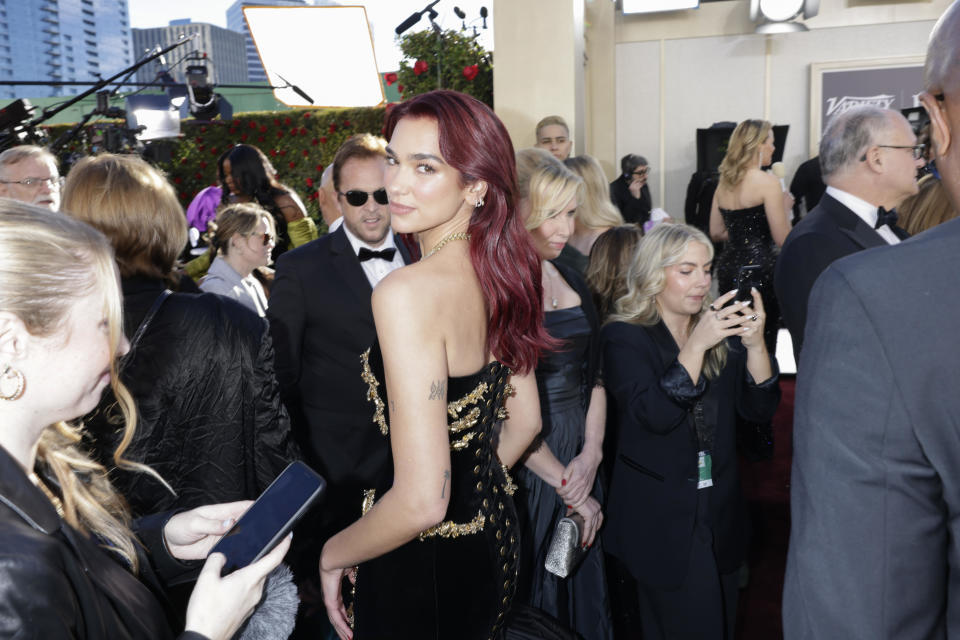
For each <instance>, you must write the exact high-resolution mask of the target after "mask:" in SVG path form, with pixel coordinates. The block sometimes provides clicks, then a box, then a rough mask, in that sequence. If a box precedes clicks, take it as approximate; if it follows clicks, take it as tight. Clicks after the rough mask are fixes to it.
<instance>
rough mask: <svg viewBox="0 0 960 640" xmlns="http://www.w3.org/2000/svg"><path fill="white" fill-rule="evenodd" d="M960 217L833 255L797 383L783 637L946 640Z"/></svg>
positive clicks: (951, 575) (958, 607) (956, 553)
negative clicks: (888, 242)
mask: <svg viewBox="0 0 960 640" xmlns="http://www.w3.org/2000/svg"><path fill="white" fill-rule="evenodd" d="M958 257H960V220H954V221H952V222H948V223H946V224H943V225H941V226H939V227H937V228H935V229H933V230H931V231H928V232H926V233H923V234H920V235H918V236H917V237H915V238H913V239H910V240H907V241H906V242H904V243H901V244H899V245H896V246H890V247H881V248H878V249H871V250H869V251H866V252H862V253H859V254H857V255H854V256H850V257H847V258H844V259H842V260H839V261H837V262H835V263H834V264H833V265H832V266H831V267H829V268H828V269H827V270H826V271H825V272H824V273H823V275H822V276H821V277H820V279H819V281H818V282H817V284H816V285H815V286H814V288H813V292H812V293H811V296H810V307H809V308H810V317H809V321H808V325H807V333H806V342H805V346H804V354H803V357H804V364H803V367H802V368H801V369H800V374H799V378H798V382H797V396H796V415H795V420H794V432H793V434H794V435H793V437H794V460H793V478H792V485H791V501H792V507H791V508H792V529H791V535H790V550H789V552H788V557H787V574H786V584H785V588H784V597H783V623H784V624H783V627H784V634H785V637H786V638H787V639H788V640H791V639H797V638H804V639H806V638H823V639H827V640H832V639H834V638H843V639H845V640H851V639H858V638H863V639H864V640H867V639H869V640H878V639H882V638H890V639H894V638H895V639H897V640H900V639H902V638H960V385H958V383H960V335H958V329H960V298H958V293H960V269H958V268H957V259H958Z"/></svg>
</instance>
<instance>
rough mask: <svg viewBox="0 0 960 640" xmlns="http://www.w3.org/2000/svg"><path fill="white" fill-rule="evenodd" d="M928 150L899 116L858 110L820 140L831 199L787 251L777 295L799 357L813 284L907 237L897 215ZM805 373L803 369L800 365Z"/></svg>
mask: <svg viewBox="0 0 960 640" xmlns="http://www.w3.org/2000/svg"><path fill="white" fill-rule="evenodd" d="M922 158H923V146H922V145H918V144H917V137H916V136H915V135H914V133H913V129H912V128H911V127H910V123H909V122H907V119H906V118H904V117H903V116H902V115H900V113H899V112H898V111H893V110H890V109H880V108H878V107H871V106H861V107H854V108H852V109H850V110H848V111H845V112H844V113H841V114H839V115H836V116H834V117H833V119H832V120H831V121H830V122H829V123H828V124H827V128H826V129H825V130H824V132H823V135H822V136H821V137H820V167H821V169H822V172H823V182H824V183H825V184H826V185H827V189H826V192H825V193H824V195H823V197H822V198H820V202H818V203H817V206H816V207H814V208H813V210H811V211H810V213H808V214H807V215H806V216H805V217H804V218H803V219H802V220H801V221H800V222H799V223H798V224H797V226H796V227H794V228H793V230H792V231H791V232H790V234H789V235H788V236H787V239H786V241H785V242H784V243H783V248H782V249H781V250H780V257H779V258H778V259H777V266H776V269H775V271H774V287H775V288H776V292H777V298H778V299H779V301H780V311H781V313H782V314H783V321H784V323H785V324H786V325H787V328H788V329H789V330H790V337H791V338H792V339H793V353H794V356H795V357H796V358H799V357H800V349H801V348H802V347H803V332H804V327H805V326H806V322H807V300H808V298H809V297H810V290H811V289H812V288H813V283H814V282H815V281H816V280H817V277H819V275H820V274H821V273H823V270H824V269H826V268H827V266H829V265H830V263H832V262H834V261H835V260H838V259H840V258H842V257H844V256H846V255H849V254H851V253H856V252H857V251H862V250H864V249H869V248H871V247H882V246H886V245H889V244H896V243H898V242H900V241H901V240H904V239H906V238H907V237H909V234H908V233H907V232H906V231H904V230H903V229H902V228H900V227H898V226H897V223H896V214H895V213H894V211H893V210H894V208H895V207H896V206H897V205H899V204H900V203H901V202H903V200H904V199H906V198H907V196H910V195H913V194H915V193H916V192H917V170H918V169H919V168H920V167H922V166H923V164H924V161H923V159H922ZM800 366H802V365H800Z"/></svg>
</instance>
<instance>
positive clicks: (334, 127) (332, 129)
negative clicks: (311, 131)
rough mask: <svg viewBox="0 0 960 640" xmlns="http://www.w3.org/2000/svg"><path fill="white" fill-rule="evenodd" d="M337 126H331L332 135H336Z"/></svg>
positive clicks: (332, 124)
mask: <svg viewBox="0 0 960 640" xmlns="http://www.w3.org/2000/svg"><path fill="white" fill-rule="evenodd" d="M336 131H337V125H336V124H335V123H331V124H330V133H336Z"/></svg>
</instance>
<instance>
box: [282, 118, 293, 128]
mask: <svg viewBox="0 0 960 640" xmlns="http://www.w3.org/2000/svg"><path fill="white" fill-rule="evenodd" d="M283 124H285V125H287V126H288V127H289V126H290V125H291V124H293V121H292V120H290V118H284V119H283Z"/></svg>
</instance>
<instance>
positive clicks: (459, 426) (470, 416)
mask: <svg viewBox="0 0 960 640" xmlns="http://www.w3.org/2000/svg"><path fill="white" fill-rule="evenodd" d="M479 417H480V407H474V408H473V409H470V411H468V412H467V415H465V416H463V417H462V418H460V419H459V420H454V421H453V422H451V423H450V427H449V429H450V433H459V432H461V431H463V430H464V429H469V428H471V427H473V426H475V425H476V424H477V419H478V418H479Z"/></svg>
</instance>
